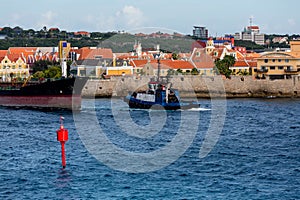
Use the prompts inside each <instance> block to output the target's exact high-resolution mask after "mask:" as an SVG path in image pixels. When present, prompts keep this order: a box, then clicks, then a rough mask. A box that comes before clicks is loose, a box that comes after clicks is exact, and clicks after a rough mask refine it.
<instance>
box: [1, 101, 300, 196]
mask: <svg viewBox="0 0 300 200" xmlns="http://www.w3.org/2000/svg"><path fill="white" fill-rule="evenodd" d="M222 101H223V102H222V103H223V105H225V106H226V107H225V108H226V110H225V115H224V116H221V118H220V120H219V121H220V123H217V122H216V123H212V119H213V117H214V116H213V115H218V116H217V117H220V116H219V113H214V112H213V110H214V108H213V107H212V105H213V104H212V101H210V100H201V101H200V103H201V108H200V109H194V110H190V111H168V112H166V111H147V110H130V109H128V107H127V106H126V105H125V104H123V103H122V102H121V101H119V100H114V99H96V100H84V101H83V109H82V112H81V113H80V114H78V113H77V114H76V113H75V114H73V113H72V112H69V111H43V110H28V109H8V108H0V134H1V135H0V199H300V192H299V191H300V190H299V187H300V106H299V100H298V99H230V100H226V101H225V100H222ZM223 114H224V113H223ZM60 116H63V117H64V118H65V120H64V127H65V128H66V129H68V131H69V140H68V141H67V142H66V144H65V149H66V159H67V167H66V169H62V167H61V146H60V143H59V142H58V141H57V140H56V130H57V129H58V128H59V125H60V124H59V118H60ZM222 117H224V123H222ZM183 118H184V119H183ZM128 120H129V121H128ZM182 121H184V123H182ZM94 122H96V123H97V124H98V126H94ZM126 124H127V125H128V126H126ZM79 126H80V127H79ZM195 126H196V132H195V133H194V132H193V131H194V130H195ZM216 126H217V127H216ZM212 127H215V129H211V130H212V132H211V133H210V132H209V131H208V130H209V129H210V128H212ZM218 130H220V131H221V132H220V133H217V134H216V133H214V131H216V132H217V131H218ZM97 134H98V135H97ZM180 134H185V135H186V139H185V138H184V137H182V135H181V136H180V137H182V138H183V139H182V138H181V139H180V141H181V142H182V144H181V143H180V142H177V143H176V145H177V146H176V145H175V146H172V145H169V144H172V143H173V141H175V140H176V139H177V138H178V137H179V135H180ZM208 134H215V135H213V136H214V137H211V138H210V140H208V139H209V137H208ZM206 140H207V141H209V142H210V143H209V145H208V147H206V148H205V149H206V154H203V156H199V155H200V154H199V152H200V151H201V147H203V145H204V143H205V142H207V141H206ZM102 141H106V143H102ZM186 141H188V143H186ZM108 143H109V144H108ZM178 144H179V145H178ZM101 147H103V148H101ZM104 147H105V148H104ZM111 147H114V148H115V149H114V150H113V151H112V150H111V149H108V148H111ZM168 148H170V149H171V150H172V151H167V150H168ZM163 150H165V151H163ZM161 152H164V153H162V155H163V156H161V155H160V153H161ZM125 155H126V156H125ZM139 156H140V157H139ZM160 156H161V157H160ZM133 158H135V159H133ZM141 158H144V159H143V160H142V159H141ZM169 158H170V159H169Z"/></svg>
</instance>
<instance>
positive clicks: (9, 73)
mask: <svg viewBox="0 0 300 200" xmlns="http://www.w3.org/2000/svg"><path fill="white" fill-rule="evenodd" d="M29 75H30V74H29V66H28V65H27V64H26V62H24V61H23V60H22V59H21V58H20V57H15V56H11V55H9V56H5V57H4V58H3V59H2V60H1V63H0V80H1V81H4V82H10V81H12V79H15V78H16V79H26V78H28V77H29Z"/></svg>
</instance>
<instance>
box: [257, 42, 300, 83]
mask: <svg viewBox="0 0 300 200" xmlns="http://www.w3.org/2000/svg"><path fill="white" fill-rule="evenodd" d="M290 46H291V51H290V52H278V51H274V52H269V53H264V54H263V55H262V56H261V57H259V58H257V69H256V70H255V71H254V73H255V76H256V77H257V78H258V79H265V78H267V79H271V80H274V79H289V78H292V77H293V76H299V74H300V73H299V72H300V41H291V42H290Z"/></svg>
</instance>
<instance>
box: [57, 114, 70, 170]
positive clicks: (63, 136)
mask: <svg viewBox="0 0 300 200" xmlns="http://www.w3.org/2000/svg"><path fill="white" fill-rule="evenodd" d="M63 120H64V117H62V116H61V117H60V119H59V121H60V128H59V129H58V130H57V131H56V133H57V141H59V142H60V144H61V161H62V166H63V169H65V168H66V154H65V142H66V141H68V130H67V129H65V128H64V125H63Z"/></svg>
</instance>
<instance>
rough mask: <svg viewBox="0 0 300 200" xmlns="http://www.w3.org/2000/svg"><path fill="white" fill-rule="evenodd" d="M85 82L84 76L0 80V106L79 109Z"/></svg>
mask: <svg viewBox="0 0 300 200" xmlns="http://www.w3.org/2000/svg"><path fill="white" fill-rule="evenodd" d="M86 82H87V78H86V77H77V78H75V77H70V78H60V79H57V80H50V79H47V80H44V81H28V82H25V83H21V82H20V83H17V82H0V106H5V107H16V108H19V107H26V108H38V109H45V108H47V109H69V110H80V109H81V91H82V89H83V87H84V85H85V84H86Z"/></svg>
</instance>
